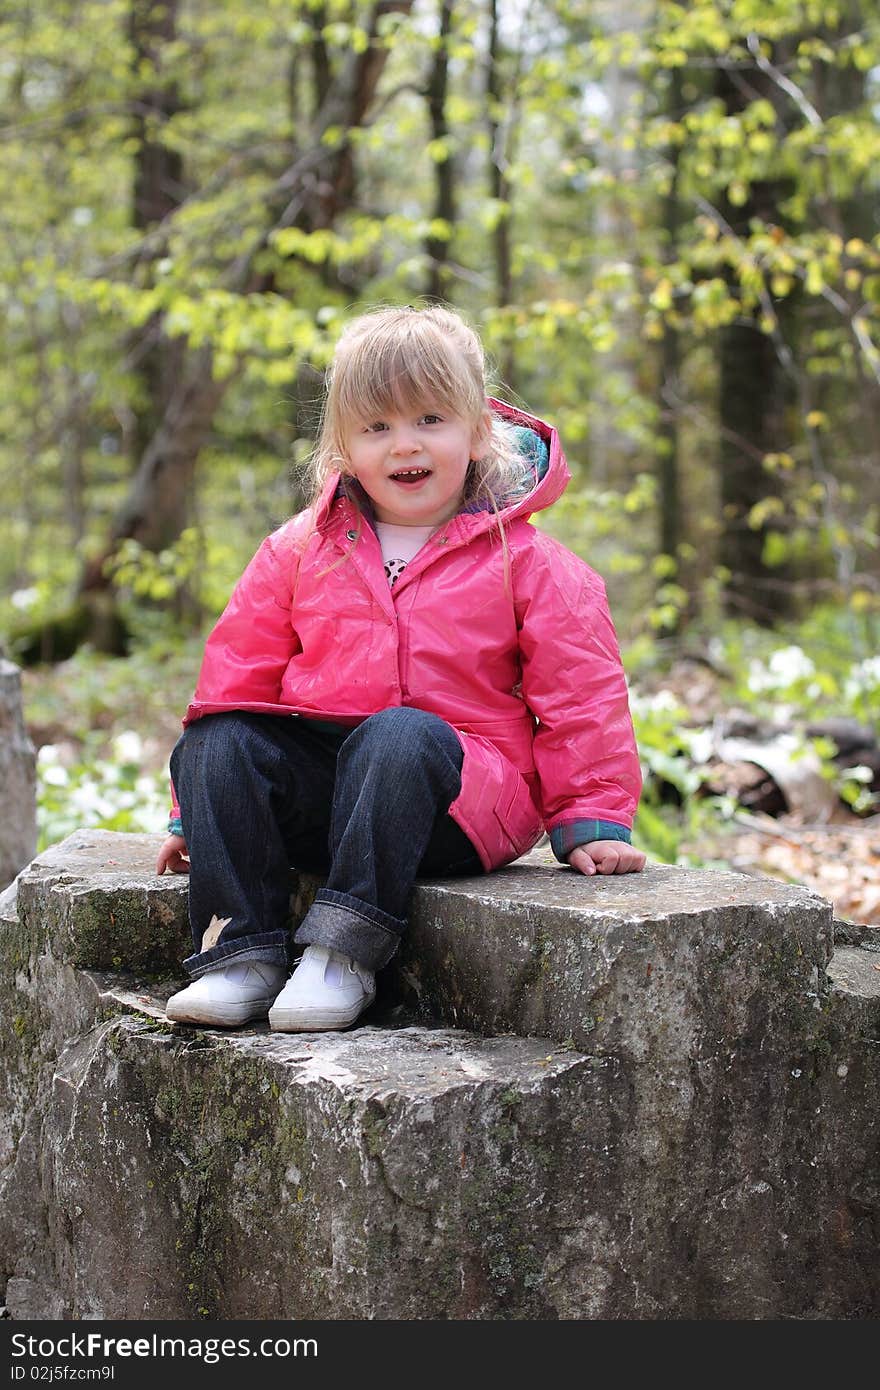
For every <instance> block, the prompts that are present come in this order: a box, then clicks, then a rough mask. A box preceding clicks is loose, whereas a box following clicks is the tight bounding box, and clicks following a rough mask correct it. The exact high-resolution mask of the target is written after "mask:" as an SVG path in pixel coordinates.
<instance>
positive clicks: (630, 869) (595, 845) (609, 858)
mask: <svg viewBox="0 0 880 1390" xmlns="http://www.w3.org/2000/svg"><path fill="white" fill-rule="evenodd" d="M568 862H569V864H570V865H571V867H572V868H573V869H577V870H578V872H579V873H582V874H637V873H639V872H640V871H641V870H642V869H643V868H644V867H645V862H646V861H645V856H644V854H643V853H642V851H641V850H640V849H634V848H633V846H632V845H628V844H627V843H626V842H625V841H624V840H592V841H591V842H590V844H588V845H578V847H577V849H573V850H572V852H571V854H570V855H569V856H568Z"/></svg>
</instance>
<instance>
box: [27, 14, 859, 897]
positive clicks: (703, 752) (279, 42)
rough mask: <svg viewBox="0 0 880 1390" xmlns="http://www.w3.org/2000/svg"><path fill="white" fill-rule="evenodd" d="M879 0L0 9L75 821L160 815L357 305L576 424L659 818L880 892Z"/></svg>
mask: <svg viewBox="0 0 880 1390" xmlns="http://www.w3.org/2000/svg"><path fill="white" fill-rule="evenodd" d="M878 5H880V0H863V3H860V4H856V3H849V2H844V0H840V3H835V0H821V3H820V2H819V0H816V2H815V3H814V2H813V0H760V3H758V2H757V0H717V2H716V3H704V0H694V3H691V4H672V3H667V0H652V3H623V2H621V3H617V4H610V3H606V2H605V0H595V2H594V0H261V3H258V4H254V3H250V0H248V3H245V0H163V3H157V0H19V3H15V2H13V3H9V4H6V5H4V6H3V7H2V10H0V55H2V56H0V178H2V187H3V196H2V199H0V227H2V236H0V297H2V304H3V317H2V328H0V335H2V345H3V350H4V367H5V370H4V372H3V375H2V380H0V419H2V428H0V489H2V498H3V512H2V516H3V520H2V545H0V644H2V650H3V651H4V652H5V654H6V655H7V656H8V657H10V658H12V659H13V660H15V661H17V662H18V663H20V664H21V665H23V666H24V668H25V671H24V693H25V713H26V719H27V723H28V728H29V730H30V733H31V737H32V738H33V740H34V743H35V744H36V745H37V747H38V749H39V760H38V761H39V817H40V843H41V847H42V846H44V845H46V844H48V843H51V842H53V841H55V840H57V839H58V838H60V837H61V836H63V835H65V834H67V833H69V831H71V830H72V829H74V828H76V827H77V826H80V825H101V826H105V827H109V828H115V829H138V830H152V831H158V832H160V831H162V830H163V829H164V824H165V817H166V811H167V799H166V776H167V758H168V753H169V751H170V748H171V747H172V745H173V743H174V741H175V739H176V737H177V733H178V731H179V720H180V715H181V713H182V711H183V709H184V708H185V706H186V703H187V700H188V698H189V695H190V693H191V690H192V687H193V684H194V681H195V676H196V672H197V668H198V661H199V656H200V651H201V644H202V642H203V640H204V636H205V633H206V631H207V630H208V628H209V627H210V625H211V623H212V622H213V620H214V618H215V617H216V615H217V614H218V612H219V611H220V609H221V608H222V606H223V604H224V603H225V600H226V598H227V597H228V594H229V591H230V589H231V587H232V584H233V582H234V581H235V579H236V578H237V576H238V574H239V573H240V571H241V569H242V568H243V567H244V564H245V563H246V562H247V560H248V559H249V558H250V555H251V554H252V553H253V551H254V550H255V549H256V547H257V545H258V544H259V542H260V540H261V539H262V538H263V536H264V535H265V534H266V533H267V532H268V531H269V530H271V529H272V528H273V527H274V526H276V525H278V524H280V523H281V521H283V520H284V519H285V517H286V516H288V515H289V514H290V513H291V512H293V511H294V510H296V508H297V506H298V504H299V499H300V492H299V482H298V472H297V465H298V464H300V463H302V461H303V460H304V459H305V458H307V457H308V454H309V450H310V447H311V443H312V439H313V435H314V429H315V426H316V423H317V416H318V411H319V408H320V399H321V381H322V371H323V368H324V367H325V365H326V363H327V362H328V360H329V357H330V355H331V353H332V348H333V343H334V340H335V337H336V335H337V333H338V331H339V329H340V327H341V325H342V324H343V323H344V321H345V320H346V318H347V317H348V316H350V315H351V314H352V313H353V312H356V311H358V310H359V309H362V308H364V307H369V306H374V305H377V304H380V303H387V302H393V303H399V302H404V303H421V302H424V301H426V300H430V299H438V298H439V299H442V300H444V301H447V302H450V303H452V304H453V305H454V306H455V307H457V308H458V309H459V310H460V311H462V312H463V313H464V314H465V315H466V316H467V317H468V318H469V319H470V320H471V322H473V324H474V325H475V326H476V327H477V328H478V330H479V331H480V333H481V335H482V337H483V339H484V341H485V343H486V345H487V348H488V350H489V353H490V355H491V358H492V363H493V368H494V381H495V383H496V385H495V394H497V395H499V396H501V397H503V398H505V399H507V400H511V401H513V402H515V403H517V404H519V405H522V406H524V407H525V408H526V409H528V410H531V411H532V412H534V413H536V414H540V415H542V416H544V417H545V418H549V419H552V420H553V421H554V423H555V424H556V425H557V426H558V428H559V430H560V432H561V434H562V438H563V440H564V441H565V444H566V449H567V453H568V456H569V459H570V462H571V465H572V470H573V473H574V479H573V482H572V484H571V485H570V487H569V490H568V492H567V494H566V496H565V498H564V499H563V500H562V501H561V502H560V503H558V504H557V505H556V507H555V508H554V509H553V510H552V511H551V512H550V513H547V514H545V515H544V516H542V518H541V520H540V523H539V524H540V525H542V526H546V528H547V529H548V530H551V531H552V532H553V533H554V534H556V535H558V536H559V537H560V539H562V540H563V541H564V542H565V543H566V544H567V545H569V546H570V547H571V548H572V549H574V550H575V551H577V552H578V553H579V554H581V555H582V556H583V557H584V558H585V559H586V560H588V562H589V563H590V564H592V565H593V566H594V567H595V568H596V569H598V570H599V571H600V572H601V573H602V574H603V576H604V577H605V578H606V580H607V583H608V588H609V592H610V596H611V600H612V606H613V611H614V613H615V618H616V622H617V626H618V631H619V635H620V638H621V643H622V646H623V650H624V656H625V661H626V665H627V670H628V673H629V677H630V681H631V691H632V704H633V712H634V717H635V721H636V726H637V733H638V737H639V743H640V748H641V753H642V759H643V765H644V770H645V774H646V790H645V796H644V800H643V803H642V808H641V811H640V815H639V821H638V824H637V832H636V833H637V836H638V841H639V843H640V844H641V845H642V846H643V847H644V848H646V849H647V850H648V851H649V852H650V854H651V855H652V856H653V857H654V858H656V859H660V860H664V861H667V862H676V861H680V862H689V863H697V864H712V863H732V864H734V865H735V866H736V867H740V868H745V869H746V870H747V871H749V872H754V871H766V872H771V873H777V874H781V875H782V876H784V877H789V878H792V879H796V880H798V881H803V882H807V883H810V884H811V885H812V886H814V887H817V888H818V889H819V891H820V892H823V893H824V894H825V895H826V896H828V897H831V898H833V900H834V901H835V903H836V905H837V908H838V911H839V912H840V913H841V914H842V915H844V916H848V917H850V918H851V919H852V920H855V921H861V922H880V844H878V841H880V835H878V833H877V828H878V826H880V818H878V814H877V813H878V810H880V797H878V793H880V757H878V747H877V732H878V709H880V656H878V649H880V642H878V634H880V554H878V533H880V222H878V200H877V194H878V184H880V122H878V111H880V14H878Z"/></svg>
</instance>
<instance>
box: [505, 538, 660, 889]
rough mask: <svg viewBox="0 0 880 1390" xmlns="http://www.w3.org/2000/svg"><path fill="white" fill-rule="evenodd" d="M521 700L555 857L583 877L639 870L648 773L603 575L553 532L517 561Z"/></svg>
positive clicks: (524, 552)
mask: <svg viewBox="0 0 880 1390" xmlns="http://www.w3.org/2000/svg"><path fill="white" fill-rule="evenodd" d="M514 583H515V600H516V612H517V619H518V623H519V648H520V662H521V667H522V694H523V698H524V699H525V702H526V704H527V705H528V707H529V709H530V710H531V712H532V714H534V715H535V717H536V719H537V721H538V723H537V727H536V730H535V738H534V758H535V768H536V771H537V773H538V778H539V782H540V790H541V803H542V812H543V816H544V823H545V826H546V828H547V830H548V831H549V833H550V840H551V844H552V847H553V852H554V854H555V855H556V857H557V858H558V859H559V860H560V862H562V863H568V864H571V865H572V867H573V868H576V869H577V870H578V871H579V872H581V873H584V874H593V873H597V872H598V873H603V874H609V873H632V872H635V871H638V870H639V869H641V868H643V867H644V863H645V857H644V855H643V854H642V853H641V851H639V850H634V849H633V848H632V846H631V845H630V843H629V841H630V832H631V828H632V823H633V817H634V815H635V811H636V807H637V805H638V799H639V793H640V791H641V769H640V766H639V759H638V752H637V749H636V743H635V735H634V733H633V727H632V719H631V717H630V713H629V700H628V695H627V688H626V677H625V675H624V671H623V665H622V662H621V659H620V650H619V647H618V644H617V635H616V633H615V631H614V624H613V622H612V620H611V615H610V612H609V610H608V603H607V599H606V596H605V586H604V584H603V582H602V580H601V579H600V578H599V576H598V575H597V574H596V573H595V572H594V571H593V570H591V569H590V568H589V566H588V565H585V564H584V562H583V561H582V560H580V559H578V557H577V556H575V555H573V554H572V553H571V551H569V550H567V549H566V548H565V547H564V546H562V545H560V544H559V543H558V542H557V541H554V540H552V539H551V538H550V537H548V536H546V535H540V536H538V537H537V538H536V541H535V544H533V545H532V546H530V547H527V548H526V549H524V550H523V551H520V552H519V553H518V554H517V555H516V556H515V557H514Z"/></svg>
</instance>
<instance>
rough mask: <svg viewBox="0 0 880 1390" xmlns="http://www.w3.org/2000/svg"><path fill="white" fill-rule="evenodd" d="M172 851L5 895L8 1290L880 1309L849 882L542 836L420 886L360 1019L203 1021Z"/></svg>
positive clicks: (862, 980) (473, 1307)
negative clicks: (605, 865)
mask: <svg viewBox="0 0 880 1390" xmlns="http://www.w3.org/2000/svg"><path fill="white" fill-rule="evenodd" d="M159 843H161V836H123V835H114V834H111V833H108V832H95V831H87V832H80V833H79V835H77V836H72V837H71V838H70V839H69V840H68V841H66V842H64V844H62V845H60V846H56V847H54V848H53V850H52V851H50V852H49V853H48V854H47V855H44V856H41V858H40V860H39V861H36V862H35V863H34V864H33V865H32V866H30V868H29V869H28V870H26V871H25V873H24V874H23V875H22V876H21V878H20V881H19V904H18V911H17V912H13V911H12V909H11V908H10V907H9V905H8V904H7V906H6V907H5V908H4V910H3V920H2V925H0V933H2V938H3V939H2V949H0V1006H2V1012H3V1016H4V1019H9V1020H10V1021H11V1025H12V1026H11V1027H7V1028H6V1029H4V1030H3V1033H2V1035H0V1061H2V1066H0V1112H2V1120H3V1123H2V1125H0V1198H2V1200H0V1276H2V1275H5V1276H7V1277H8V1300H9V1307H10V1309H11V1311H12V1316H13V1317H14V1318H15V1317H18V1318H41V1317H51V1318H71V1317H87V1318H95V1317H98V1318H109V1317H123V1318H162V1317H166V1318H189V1317H212V1318H220V1319H229V1318H245V1319H260V1318H269V1317H281V1318H289V1317H300V1318H310V1317H316V1318H324V1317H332V1318H347V1317H351V1318H367V1317H370V1318H372V1317H391V1318H399V1317H404V1318H419V1317H421V1318H425V1317H427V1318H432V1319H436V1318H449V1317H456V1318H541V1319H549V1318H670V1317H672V1318H749V1319H751V1318H780V1317H782V1318H789V1317H794V1318H827V1317H847V1318H867V1317H872V1316H876V1313H877V1310H878V1307H880V1274H878V1269H880V1262H878V1259H877V1254H878V1248H877V1231H878V1229H880V1189H878V1182H877V1172H878V1150H880V1051H878V1048H877V1038H878V1035H880V993H878V991H877V989H876V984H875V977H876V980H877V981H880V972H876V971H874V969H873V965H874V961H875V960H876V959H878V956H877V953H876V951H871V950H870V949H867V948H865V947H844V948H842V949H840V950H838V952H837V953H836V954H835V955H834V956H832V955H831V949H832V942H831V909H830V907H829V905H828V904H826V903H824V902H823V901H822V900H821V899H817V898H815V897H814V895H812V894H810V893H808V892H806V890H803V889H796V888H789V887H787V886H785V885H782V884H778V883H776V882H775V881H773V880H760V881H758V880H755V879H753V878H751V877H746V876H739V875H735V874H715V873H705V874H703V873H697V872H691V871H684V870H679V869H671V868H669V869H666V868H660V869H652V870H650V871H649V872H647V873H645V874H643V875H639V876H633V877H631V878H626V879H623V878H621V879H601V880H589V881H588V880H583V879H580V878H578V877H576V876H574V875H573V874H571V873H570V872H568V871H566V870H564V869H560V868H556V867H555V865H554V863H553V862H552V861H549V860H548V859H546V857H542V856H541V855H540V854H538V855H536V856H535V855H533V856H530V857H529V859H528V860H527V861H523V862H521V863H520V864H518V865H516V866H513V867H511V868H509V869H507V870H503V871H501V872H500V873H499V874H497V875H493V876H491V877H489V878H485V877H481V878H478V879H472V880H456V881H454V882H451V881H446V882H443V883H440V882H436V883H424V884H421V885H419V887H418V888H417V890H416V892H415V894H414V897H413V911H412V928H411V931H410V933H409V936H408V938H407V941H406V942H405V943H404V947H403V948H402V951H401V953H400V959H399V961H396V962H395V963H394V965H393V967H392V969H391V970H389V971H388V972H385V974H386V976H387V987H386V990H385V993H384V997H383V999H382V1001H381V1005H380V1006H378V1007H377V1008H376V1009H375V1010H373V1011H371V1012H370V1014H369V1015H367V1016H365V1021H364V1023H363V1025H362V1026H360V1027H358V1028H356V1029H355V1030H353V1031H352V1032H349V1033H344V1034H333V1033H328V1034H320V1035H300V1036H296V1035H290V1036H287V1035H275V1034H272V1033H271V1032H270V1031H269V1030H268V1029H267V1027H266V1026H265V1025H260V1026H257V1027H248V1028H244V1029H240V1030H211V1029H198V1028H188V1027H184V1026H180V1025H169V1024H168V1023H167V1021H166V1020H165V1017H164V1000H165V997H166V996H167V993H168V992H169V991H170V990H171V989H172V988H174V987H176V985H177V983H179V980H180V975H179V970H180V966H179V961H180V958H181V956H182V955H183V954H184V953H185V951H186V950H187V949H188V932H187V928H186V914H185V908H186V887H187V885H186V880H185V879H183V878H177V877H173V876H167V877H165V878H163V879H159V878H157V877H156V875H155V873H154V872H153V863H154V861H155V854H156V850H157V848H158V845H159ZM313 891H314V881H313V880H312V881H309V880H303V881H302V882H301V883H300V884H299V885H298V889H297V892H296V894H295V906H296V910H297V911H302V910H304V907H305V905H306V904H307V902H308V900H309V897H310V894H311V893H312V892H313ZM132 958H133V959H135V960H137V961H139V962H141V965H140V966H139V968H138V970H136V971H134V972H132V971H126V970H118V969H116V970H113V971H112V972H111V971H108V970H107V969H98V968H96V963H97V962H106V963H108V964H109V965H111V966H115V965H116V963H117V962H119V963H120V964H121V963H122V962H123V961H125V963H126V964H130V963H131V959H132ZM87 967H88V968H87ZM151 977H152V978H151ZM432 1014H433V1015H434V1017H433V1021H430V1022H429V1021H427V1020H428V1019H429V1018H430V1017H431V1015H432ZM417 1015H423V1016H424V1017H422V1018H421V1019H420V1018H418V1017H417ZM444 1015H445V1017H444ZM470 1020H473V1022H472V1023H471V1022H470ZM464 1022H468V1029H464V1028H462V1026H461V1025H462V1023H464ZM453 1023H457V1025H458V1026H456V1027H452V1026H450V1025H451V1024H453ZM486 1035H488V1036H486ZM120 1269H125V1271H126V1278H125V1279H124V1280H120V1279H119V1277H118V1271H119V1270H120ZM0 1282H2V1280H0Z"/></svg>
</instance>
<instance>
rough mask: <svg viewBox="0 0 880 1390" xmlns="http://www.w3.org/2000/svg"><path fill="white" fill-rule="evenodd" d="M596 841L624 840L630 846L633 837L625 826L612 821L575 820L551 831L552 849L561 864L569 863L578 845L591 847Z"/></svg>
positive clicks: (557, 826)
mask: <svg viewBox="0 0 880 1390" xmlns="http://www.w3.org/2000/svg"><path fill="white" fill-rule="evenodd" d="M594 840H623V841H624V842H625V843H626V844H630V843H631V841H632V835H631V834H630V832H629V830H627V828H626V826H625V825H617V824H616V823H615V822H614V821H612V820H573V821H569V822H568V823H567V824H565V825H556V826H554V827H553V829H552V830H551V831H550V848H551V849H552V850H553V853H554V854H555V855H556V858H557V859H558V860H559V862H560V864H566V863H568V856H569V855H570V854H571V852H572V850H573V849H577V847H578V845H591V844H592V843H593V841H594Z"/></svg>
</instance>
